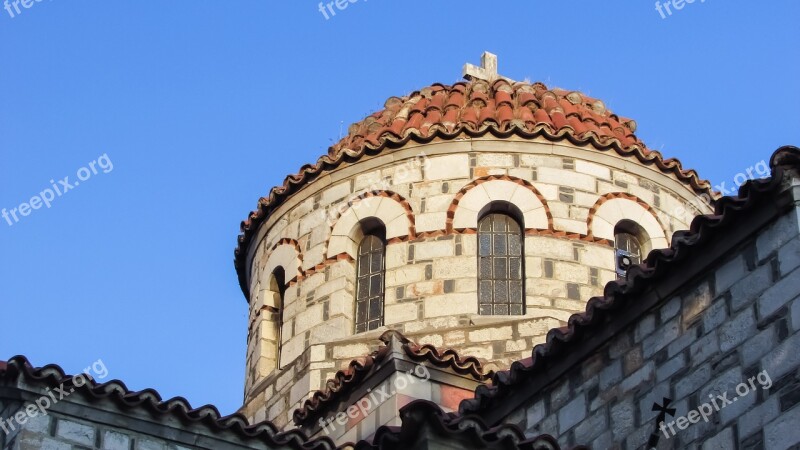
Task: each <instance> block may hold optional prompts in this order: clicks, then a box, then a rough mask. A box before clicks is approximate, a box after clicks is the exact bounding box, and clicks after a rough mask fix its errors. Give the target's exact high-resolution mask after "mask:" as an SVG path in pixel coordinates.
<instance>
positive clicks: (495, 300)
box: [478, 213, 525, 315]
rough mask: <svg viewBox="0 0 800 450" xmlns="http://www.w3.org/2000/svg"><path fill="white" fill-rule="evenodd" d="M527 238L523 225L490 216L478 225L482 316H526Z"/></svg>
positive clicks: (503, 217) (508, 219)
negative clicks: (524, 249)
mask: <svg viewBox="0 0 800 450" xmlns="http://www.w3.org/2000/svg"><path fill="white" fill-rule="evenodd" d="M522 246H523V236H522V227H521V226H520V224H519V222H518V221H517V220H515V219H514V218H513V217H511V216H510V215H508V214H505V213H490V214H487V215H486V216H484V217H483V218H481V220H480V221H479V222H478V260H479V261H478V283H479V284H478V286H479V288H478V289H479V291H478V312H479V313H480V314H482V315H522V314H525V301H524V299H525V293H524V288H523V285H524V283H523V278H524V276H523V274H524V270H523V258H524V252H523V248H522Z"/></svg>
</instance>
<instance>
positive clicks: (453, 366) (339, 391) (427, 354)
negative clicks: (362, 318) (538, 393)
mask: <svg viewBox="0 0 800 450" xmlns="http://www.w3.org/2000/svg"><path fill="white" fill-rule="evenodd" d="M393 339H395V340H397V341H398V343H399V344H400V346H401V348H402V350H403V351H404V352H405V354H406V356H408V357H409V358H411V359H412V360H414V361H417V362H427V363H429V364H431V365H433V366H435V367H442V368H447V369H450V370H452V371H453V372H455V373H457V374H459V375H465V376H469V377H472V378H474V379H475V380H478V381H485V380H488V379H490V378H491V376H492V374H493V372H492V371H484V369H483V366H482V365H481V363H480V361H478V359H477V358H474V357H471V356H467V357H462V356H461V355H459V354H458V352H456V351H455V350H452V349H447V350H439V349H437V348H436V347H434V346H432V345H429V344H425V345H418V344H416V343H414V342H412V341H410V340H409V339H408V338H406V337H405V336H403V335H402V334H401V333H400V332H398V331H394V330H389V331H386V332H385V333H383V334H382V335H381V337H380V340H381V342H383V344H384V345H383V346H382V347H381V348H379V349H378V350H376V351H374V352H372V353H371V354H369V355H366V356H364V357H362V358H359V359H355V360H353V361H351V362H350V364H349V365H348V366H347V368H346V369H343V370H340V371H338V372H336V375H334V377H333V379H330V380H328V381H326V382H325V388H324V389H321V390H318V391H316V392H314V393H313V394H312V395H311V398H310V399H308V400H306V401H305V403H304V404H303V406H302V407H301V408H299V409H297V410H295V411H294V413H293V415H292V416H293V419H294V422H295V424H297V425H302V424H305V423H309V422H313V421H314V420H315V418H316V417H317V414H318V413H321V412H323V411H325V410H326V409H327V408H328V407H331V406H333V405H334V404H336V403H337V402H338V401H340V400H341V399H343V398H344V396H345V395H346V394H347V393H349V392H351V391H352V390H353V389H355V388H356V387H357V386H359V385H360V384H361V382H362V381H363V380H364V379H366V378H367V376H368V375H370V374H371V373H373V372H374V370H375V369H377V368H378V367H380V366H381V363H382V362H383V361H385V360H386V358H387V357H388V356H389V354H391V352H392V347H391V341H392V340H393Z"/></svg>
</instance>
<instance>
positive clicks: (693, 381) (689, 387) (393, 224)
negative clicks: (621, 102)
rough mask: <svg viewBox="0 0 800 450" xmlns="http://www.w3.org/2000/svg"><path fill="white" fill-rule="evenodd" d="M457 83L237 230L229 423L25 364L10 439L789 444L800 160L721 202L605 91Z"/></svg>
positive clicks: (483, 79)
mask: <svg viewBox="0 0 800 450" xmlns="http://www.w3.org/2000/svg"><path fill="white" fill-rule="evenodd" d="M464 75H465V78H466V81H465V82H461V83H456V84H454V85H441V84H435V85H432V86H429V87H426V88H423V89H420V90H419V91H416V92H414V93H412V94H410V95H408V96H406V97H402V98H398V97H393V98H390V99H389V100H387V101H386V103H385V108H384V109H383V110H382V111H379V112H376V113H375V114H372V115H370V116H369V117H367V118H365V119H364V120H362V121H361V122H358V123H356V124H354V125H352V126H351V127H350V129H349V133H348V135H347V136H346V137H345V138H344V139H342V140H341V141H340V142H339V143H337V144H336V145H334V146H333V147H331V148H330V149H329V152H328V154H327V155H324V156H322V157H321V158H320V159H319V160H318V161H317V163H316V164H313V165H306V166H304V167H303V168H302V169H301V171H300V172H299V173H297V174H295V175H291V176H289V177H287V178H286V180H285V181H284V183H283V185H282V186H279V187H276V188H274V189H273V190H272V191H271V192H270V193H269V195H268V196H267V197H264V198H262V199H260V200H259V203H258V208H257V210H256V211H253V212H252V213H251V214H250V215H249V217H248V219H247V220H246V221H244V222H243V223H242V234H241V235H240V237H239V242H238V246H237V249H236V257H235V266H236V270H237V273H238V275H239V281H240V285H241V288H242V291H243V293H244V296H245V298H246V300H247V302H248V307H249V311H250V314H249V323H248V330H247V355H246V371H245V401H244V405H243V406H242V408H241V410H240V412H239V414H237V415H234V416H230V417H220V415H219V413H218V412H217V411H216V410H215V409H214V408H213V407H204V408H200V409H192V408H191V407H190V406H189V405H188V404H187V403H186V402H185V401H183V400H182V399H171V400H166V401H163V400H162V399H161V398H160V397H158V394H157V393H155V392H143V393H133V392H129V391H128V390H127V388H125V387H124V384H121V383H120V382H116V381H115V382H110V383H104V384H96V383H94V382H88V383H86V384H85V385H83V386H76V385H75V383H74V381H73V380H74V379H73V378H70V377H68V376H67V375H65V374H64V373H63V372H62V371H61V370H60V369H59V368H57V367H56V366H46V367H44V368H38V369H37V368H34V367H33V366H32V365H31V364H30V363H28V361H27V360H25V359H24V358H22V357H15V358H12V359H11V360H9V361H8V362H6V363H2V364H0V419H2V420H6V421H7V422H4V423H7V424H8V425H12V424H13V425H16V426H15V427H14V430H11V431H9V432H6V433H4V434H0V444H2V446H0V448H4V449H5V448H9V449H22V448H53V449H61V448H64V449H73V448H100V449H123V448H124V449H126V450H127V449H137V450H138V449H145V448H148V449H149V448H153V449H189V448H214V449H216V448H223V449H224V448H293V449H300V448H331V449H332V448H337V447H339V448H358V449H372V448H375V449H384V448H386V449H393V448H397V449H407V448H424V449H438V448H441V449H455V448H470V449H472V448H475V449H479V448H498V449H500V448H503V449H506V448H508V449H511V448H529V449H558V448H581V447H583V446H585V447H588V448H619V449H637V448H659V449H672V448H701V447H702V448H753V449H756V448H766V449H788V448H797V446H798V445H800V430H798V429H797V426H796V425H797V424H798V423H800V406H798V403H800V359H798V355H800V352H798V351H797V348H798V346H800V270H798V268H799V267H800V208H799V206H800V150H798V149H797V148H794V147H784V148H782V149H780V150H778V151H777V152H776V153H775V154H774V155H773V157H772V159H771V162H770V168H771V176H770V177H769V178H766V179H763V180H753V181H750V182H748V183H747V184H745V185H744V186H743V187H742V188H741V190H740V192H739V195H738V196H737V197H721V198H720V197H718V195H716V194H715V193H713V192H712V190H711V189H710V185H709V183H708V182H706V181H704V180H701V179H700V178H699V177H698V175H697V174H696V173H695V172H694V171H692V170H685V169H684V168H682V167H681V165H680V163H679V162H678V161H676V160H674V159H666V158H664V157H663V156H662V155H661V154H660V153H659V152H656V151H653V150H651V149H648V148H647V147H646V145H645V144H644V143H642V142H641V141H640V140H639V139H638V138H637V137H636V136H635V134H634V132H635V130H636V123H635V122H634V121H633V120H631V119H627V118H624V117H621V116H618V115H616V114H614V113H613V112H611V111H610V110H609V109H608V108H607V107H606V106H605V104H604V103H603V102H602V101H600V100H598V99H595V98H591V97H588V96H586V95H584V94H582V93H579V92H575V91H567V90H563V89H556V88H548V87H546V86H545V85H543V84H541V83H528V82H516V81H513V80H510V79H508V78H506V77H502V76H500V75H499V74H498V73H497V62H496V58H495V57H494V56H493V55H491V54H484V57H483V61H482V65H481V67H475V66H471V65H467V66H466V67H465V69H464ZM64 383H66V384H67V386H72V387H73V388H75V389H76V391H77V392H78V393H79V394H78V395H75V396H71V397H69V398H68V399H66V400H64V401H63V402H61V403H58V404H54V405H52V408H51V409H50V410H49V414H46V415H44V414H41V415H38V417H35V418H34V417H30V418H29V419H30V420H25V422H26V423H25V424H21V423H19V421H18V420H15V419H14V417H16V415H18V414H19V413H20V412H24V411H26V408H27V406H29V405H31V404H32V403H34V404H35V400H36V399H37V398H38V397H40V396H41V395H42V392H44V391H45V390H49V389H52V388H53V387H55V386H59V385H63V384H64ZM20 417H22V418H25V417H26V416H25V415H24V414H23V416H20ZM9 420H11V421H9ZM4 430H5V428H4Z"/></svg>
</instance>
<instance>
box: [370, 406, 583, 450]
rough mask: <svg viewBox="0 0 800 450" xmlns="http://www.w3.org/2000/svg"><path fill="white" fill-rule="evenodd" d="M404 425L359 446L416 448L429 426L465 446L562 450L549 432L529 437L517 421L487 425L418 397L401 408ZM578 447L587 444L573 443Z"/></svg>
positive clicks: (393, 449)
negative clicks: (424, 430) (443, 409)
mask: <svg viewBox="0 0 800 450" xmlns="http://www.w3.org/2000/svg"><path fill="white" fill-rule="evenodd" d="M400 418H401V420H402V426H400V427H388V426H382V427H380V428H378V430H377V431H376V432H375V435H374V437H373V438H372V442H368V441H360V442H359V443H358V444H356V446H355V449H356V450H406V449H409V448H417V447H416V445H418V444H419V436H420V432H421V431H422V430H423V429H425V428H426V427H429V428H430V429H431V430H432V431H433V433H434V434H436V435H438V436H442V437H445V438H449V439H452V443H453V444H454V445H458V444H456V443H463V442H468V443H469V444H466V445H464V444H461V445H462V446H463V447H462V448H482V449H520V450H560V449H561V447H560V446H559V444H558V441H557V440H556V439H555V438H553V437H552V436H549V435H540V436H536V437H527V436H526V435H525V433H524V432H523V431H522V430H521V429H520V428H519V427H518V426H516V425H500V426H497V427H490V426H487V425H486V423H484V422H483V421H482V420H481V419H480V418H478V417H474V416H473V417H457V416H454V415H453V414H448V413H445V412H444V411H442V409H441V408H439V406H438V405H436V404H435V403H432V402H429V401H426V400H416V401H414V402H411V403H409V404H408V405H406V406H404V407H403V408H401V409H400ZM574 449H575V450H582V449H587V447H584V446H579V447H574Z"/></svg>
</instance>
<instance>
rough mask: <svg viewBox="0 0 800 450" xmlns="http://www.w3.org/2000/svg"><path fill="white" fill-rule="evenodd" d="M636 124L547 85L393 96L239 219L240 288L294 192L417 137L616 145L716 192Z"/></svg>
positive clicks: (474, 86) (501, 83) (471, 85)
mask: <svg viewBox="0 0 800 450" xmlns="http://www.w3.org/2000/svg"><path fill="white" fill-rule="evenodd" d="M567 116H569V117H567ZM635 128H636V126H635V122H634V121H632V120H630V119H626V118H622V117H619V116H617V115H616V114H614V113H612V112H611V111H609V110H608V109H607V108H606V107H605V105H604V104H603V103H602V102H601V101H599V100H596V99H593V98H591V97H588V96H586V95H583V94H580V93H578V92H573V91H566V90H563V89H548V88H547V87H546V86H545V85H544V84H542V83H533V84H531V83H524V82H515V83H513V84H511V83H509V82H508V81H506V80H502V79H501V80H497V81H495V82H493V83H488V82H486V81H483V80H473V81H469V82H461V83H456V84H454V85H450V86H448V85H442V84H434V85H433V86H429V87H427V88H424V89H422V90H420V91H416V92H414V93H412V94H410V95H408V96H406V97H402V98H400V97H391V98H389V99H388V100H387V101H386V103H385V108H384V109H383V110H382V111H380V112H377V113H375V114H372V115H370V116H369V117H367V118H366V119H364V120H362V121H361V122H358V123H356V124H353V125H352V126H351V127H350V129H349V133H348V135H347V136H346V137H344V138H343V139H342V140H341V141H339V142H338V143H337V144H335V145H334V146H333V147H331V148H330V149H329V150H328V153H327V154H326V155H323V156H322V157H321V158H319V160H318V161H317V163H316V164H313V165H307V166H304V167H303V169H302V170H301V171H300V173H298V174H296V175H292V176H289V177H287V178H286V180H285V181H284V183H283V185H282V186H279V187H275V188H273V189H272V190H271V191H270V193H269V195H268V196H267V197H264V198H262V199H260V200H259V202H258V209H257V210H255V211H253V212H251V213H250V215H249V216H248V218H247V219H246V220H244V221H243V222H242V223H241V227H240V228H241V235H240V236H239V239H238V245H237V248H236V251H235V261H234V262H235V266H236V270H237V272H238V273H239V283H240V285H241V287H242V291H243V292H244V293H245V295H246V296H247V294H248V293H247V286H246V283H245V276H246V275H245V274H246V273H247V270H245V267H244V264H245V253H246V251H247V248H248V245H249V244H250V240H251V239H252V237H253V235H254V234H255V233H256V230H257V229H258V227H259V225H260V224H261V223H262V222H263V221H264V220H266V218H267V217H268V216H269V215H270V214H271V213H272V211H273V210H274V209H275V208H276V207H278V206H279V205H280V204H281V203H282V202H283V201H284V200H285V199H286V198H287V197H288V196H290V195H292V194H293V193H294V192H296V191H298V190H299V189H301V188H302V187H303V186H304V185H305V184H307V183H309V182H311V181H312V180H314V179H316V178H317V177H318V176H319V175H320V174H322V173H323V172H325V171H327V170H332V169H335V168H337V167H338V166H339V165H341V164H342V163H343V162H353V161H355V160H357V159H359V158H361V157H362V156H364V155H365V154H366V153H367V152H369V154H370V155H374V154H376V153H380V152H382V151H385V150H387V149H392V148H398V147H401V146H403V145H404V144H406V143H407V142H409V141H412V140H413V141H415V142H423V143H424V142H430V141H431V140H433V139H435V138H440V139H455V138H457V137H459V136H463V135H467V136H469V137H481V136H484V135H486V134H488V133H492V132H495V134H497V133H500V134H501V135H503V136H506V135H508V136H510V135H516V136H519V137H522V138H526V139H533V138H536V137H544V138H547V139H549V140H552V141H558V140H564V139H566V140H569V141H570V142H572V143H574V144H577V145H584V144H589V145H592V146H593V147H595V148H597V149H598V150H601V151H608V150H614V151H616V152H617V153H618V154H619V155H621V156H625V157H635V158H636V159H637V160H638V161H639V162H640V163H642V164H645V165H653V164H654V165H655V166H656V167H657V168H658V169H659V170H661V171H662V172H664V173H667V174H669V175H672V176H674V177H675V178H676V179H677V180H678V181H680V182H682V183H684V184H686V185H688V186H690V187H691V188H692V189H693V190H695V191H696V192H697V193H711V185H710V184H709V183H708V182H707V181H705V180H701V179H700V178H698V177H697V173H696V172H694V171H692V170H683V168H682V167H681V165H680V163H678V162H677V161H676V162H675V163H667V162H666V161H665V160H664V159H663V157H662V156H661V154H660V153H658V152H653V151H650V150H648V149H647V147H646V146H645V145H644V143H642V142H641V141H640V140H639V139H638V138H637V137H636V136H635V135H634V134H633V133H634V132H635Z"/></svg>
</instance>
